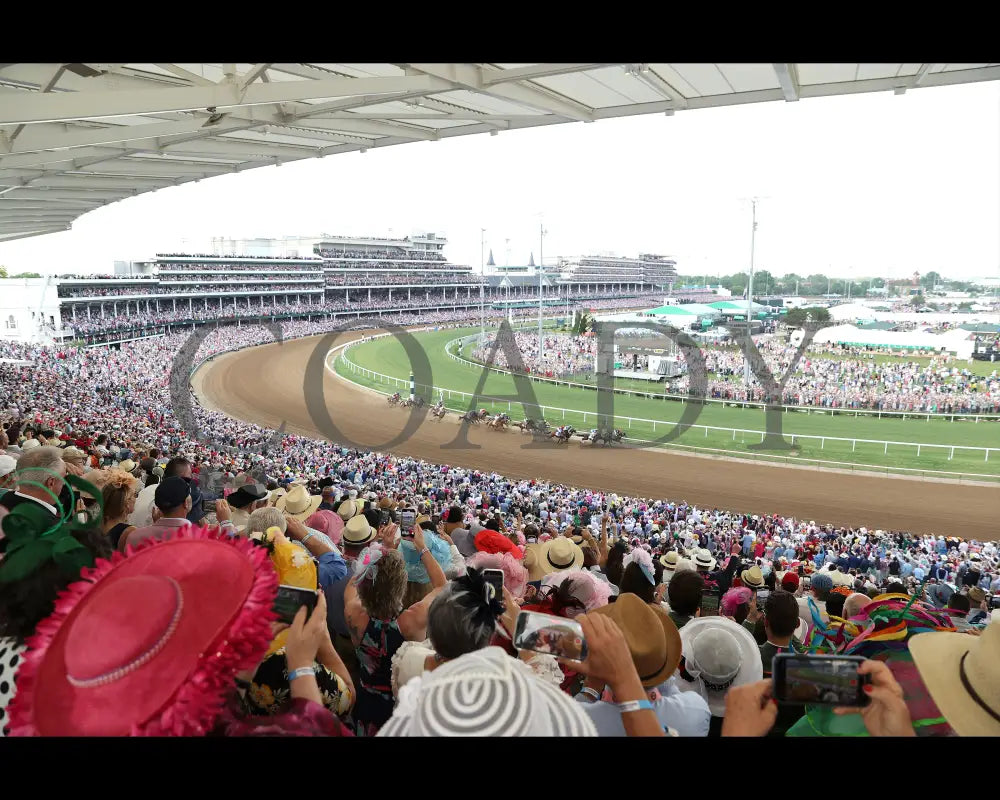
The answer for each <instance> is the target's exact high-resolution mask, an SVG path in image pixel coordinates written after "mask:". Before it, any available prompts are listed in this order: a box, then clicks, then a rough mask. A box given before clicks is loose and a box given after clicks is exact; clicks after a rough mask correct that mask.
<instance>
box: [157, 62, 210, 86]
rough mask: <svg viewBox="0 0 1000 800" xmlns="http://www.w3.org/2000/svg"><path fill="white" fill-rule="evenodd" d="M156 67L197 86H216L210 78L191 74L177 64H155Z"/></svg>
mask: <svg viewBox="0 0 1000 800" xmlns="http://www.w3.org/2000/svg"><path fill="white" fill-rule="evenodd" d="M154 66H157V67H159V68H160V69H162V70H164V71H165V72H169V73H170V74H171V75H176V76H177V77H178V78H183V79H184V80H186V81H190V82H191V83H193V84H194V85H195V86H214V84H213V83H212V81H210V80H209V79H208V78H204V77H202V76H201V75H198V74H196V73H194V72H190V71H188V70H186V69H184V68H183V67H178V66H177V65H176V64H155V65H154Z"/></svg>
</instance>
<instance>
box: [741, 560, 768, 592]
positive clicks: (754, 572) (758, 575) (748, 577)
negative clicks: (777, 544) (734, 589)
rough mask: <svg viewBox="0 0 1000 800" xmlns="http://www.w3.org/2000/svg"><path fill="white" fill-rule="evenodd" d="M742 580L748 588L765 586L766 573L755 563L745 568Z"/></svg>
mask: <svg viewBox="0 0 1000 800" xmlns="http://www.w3.org/2000/svg"><path fill="white" fill-rule="evenodd" d="M740 580H741V581H743V585H744V586H746V587H747V588H748V589H760V588H762V587H763V586H764V573H763V572H761V571H760V567H758V566H757V565H756V564H754V565H753V566H752V567H750V569H745V570H743V572H741V573H740Z"/></svg>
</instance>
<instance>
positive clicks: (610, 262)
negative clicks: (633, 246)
mask: <svg viewBox="0 0 1000 800" xmlns="http://www.w3.org/2000/svg"><path fill="white" fill-rule="evenodd" d="M559 271H560V278H559V283H560V284H562V285H564V286H570V287H574V288H575V287H578V286H585V287H602V288H605V287H611V288H614V289H616V290H617V291H636V292H642V291H654V290H656V291H660V292H663V291H666V292H668V293H670V292H672V291H673V286H674V282H675V281H676V280H677V262H676V261H674V260H673V259H672V258H668V257H667V256H658V255H648V254H646V255H640V256H639V257H638V258H622V257H619V256H584V257H582V258H579V259H576V260H568V259H563V260H561V261H560V264H559Z"/></svg>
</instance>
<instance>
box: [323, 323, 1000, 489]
mask: <svg viewBox="0 0 1000 800" xmlns="http://www.w3.org/2000/svg"><path fill="white" fill-rule="evenodd" d="M384 335H388V334H384ZM376 338H381V336H373V337H366V338H365V339H361V340H359V341H358V342H354V343H352V344H351V345H349V346H347V347H345V348H344V350H343V352H342V353H341V359H342V360H343V362H344V364H345V365H346V366H347V368H348V369H349V370H350V371H351V372H353V373H355V374H357V375H361V376H362V377H365V378H368V379H370V380H372V381H375V382H376V383H381V384H386V385H387V386H392V387H394V388H402V389H406V390H407V391H409V388H410V381H409V379H403V378H396V377H394V376H392V375H385V374H383V373H381V372H375V371H374V370H370V369H368V368H367V367H362V366H359V365H358V364H355V363H354V362H353V361H352V360H351V359H350V357H349V356H348V353H349V352H350V350H351V349H353V347H354V346H356V345H357V344H361V343H362V342H365V341H370V340H371V339H376ZM416 386H417V388H419V389H429V390H430V392H431V394H432V395H434V394H437V395H439V396H440V397H441V399H442V400H444V401H445V403H447V402H448V401H449V400H455V399H457V400H460V401H466V402H468V401H472V400H473V399H478V400H481V401H485V402H489V403H490V406H491V408H492V409H493V410H496V409H497V408H499V409H500V410H506V411H513V408H514V406H515V405H521V404H520V403H518V402H517V401H512V400H506V399H495V398H491V397H488V396H485V395H479V396H478V398H477V396H476V395H473V394H471V393H469V392H462V391H459V390H457V389H446V388H443V387H439V386H430V385H428V384H423V383H417V384H416ZM381 394H389V393H388V392H381ZM537 408H538V410H539V413H540V414H542V415H543V416H544V412H552V413H553V414H556V415H559V417H560V419H563V420H565V419H566V415H567V414H570V415H571V417H580V416H582V417H583V422H584V424H586V423H587V422H588V421H592V422H594V423H595V424H596V423H597V422H598V418H599V417H600V416H601V415H600V414H598V413H597V412H596V411H580V410H579V409H573V408H562V407H559V406H549V405H544V404H538V405H537ZM614 420H615V422H616V423H617V422H618V421H621V422H622V423H624V424H625V426H626V428H627V429H631V428H632V424H633V423H641V424H646V425H650V426H652V429H653V433H656V431H657V430H658V427H657V426H659V429H669V428H673V427H677V426H678V425H680V424H681V423H678V422H665V421H663V420H656V419H645V418H643V417H626V416H621V415H618V414H616V415H614ZM687 427H688V428H689V429H694V430H700V431H704V434H705V438H706V439H707V438H708V435H709V431H716V432H720V433H727V434H728V433H731V434H732V440H733V441H736V435H737V434H740V437H741V439H740V441H741V443H743V444H745V443H746V437H747V435H748V434H749V435H751V436H753V437H757V436H759V437H760V441H761V442H763V441H764V439H765V437H766V435H767V432H766V431H759V430H750V429H746V428H726V427H719V426H715V425H689V426H687ZM786 435H788V436H789V437H790V439H791V444H792V445H793V446H794V445H795V443H796V442H797V441H803V440H807V441H818V442H819V443H820V449H821V450H824V449H825V448H826V443H827V442H850V443H851V452H855V451H856V450H857V446H858V444H859V443H860V444H874V445H882V446H883V454H884V455H887V454H888V453H889V445H892V446H893V447H915V448H916V449H917V456H918V457H919V456H920V454H921V452H922V451H924V450H928V449H930V450H946V451H948V460H949V461H951V460H952V459H953V458H954V457H955V451H969V452H978V453H982V454H983V461H984V462H988V461H989V460H990V454H991V453H1000V447H971V446H967V445H950V444H929V443H925V442H897V441H891V440H884V439H854V438H846V437H841V436H816V435H813V434H802V433H795V434H786ZM627 438H628V439H629V440H630V441H636V442H648V441H650V440H648V439H637V438H632V437H627ZM893 469H896V468H893ZM899 469H905V468H902V467H901V468H899ZM915 471H918V472H921V471H923V472H925V471H927V470H915ZM981 477H995V476H990V475H984V476H981Z"/></svg>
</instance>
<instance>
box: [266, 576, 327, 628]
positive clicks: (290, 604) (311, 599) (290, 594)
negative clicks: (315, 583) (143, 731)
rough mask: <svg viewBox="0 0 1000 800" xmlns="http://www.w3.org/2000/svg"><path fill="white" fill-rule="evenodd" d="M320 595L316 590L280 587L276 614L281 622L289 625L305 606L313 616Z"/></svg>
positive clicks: (276, 599)
mask: <svg viewBox="0 0 1000 800" xmlns="http://www.w3.org/2000/svg"><path fill="white" fill-rule="evenodd" d="M317 599H318V595H317V594H316V591H315V590H314V589H300V588H299V587H298V586H285V585H284V584H282V585H281V586H279V587H278V595H277V597H275V598H274V606H273V608H274V612H275V613H276V614H277V615H278V621H279V622H287V623H288V624H289V625H290V624H291V623H292V620H294V619H295V614H296V613H297V612H298V610H299V609H300V608H301V607H302V606H305V607H306V609H307V610H308V611H307V613H308V614H312V611H313V609H314V608H316V601H317Z"/></svg>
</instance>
